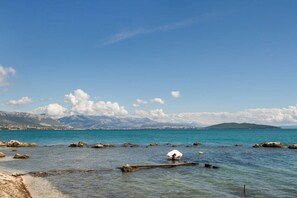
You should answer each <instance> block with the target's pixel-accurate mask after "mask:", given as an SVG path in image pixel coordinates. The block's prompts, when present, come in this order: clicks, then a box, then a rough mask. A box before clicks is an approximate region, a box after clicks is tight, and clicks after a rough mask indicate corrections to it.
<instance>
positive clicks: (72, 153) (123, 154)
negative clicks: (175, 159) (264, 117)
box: [0, 130, 297, 197]
mask: <svg viewBox="0 0 297 198" xmlns="http://www.w3.org/2000/svg"><path fill="white" fill-rule="evenodd" d="M10 139H17V140H20V141H26V142H36V143H38V144H40V145H41V146H39V147H36V148H18V149H17V150H18V152H19V153H26V154H29V155H30V156H31V157H30V158H29V159H28V160H21V161H20V160H7V161H0V167H3V168H4V169H5V168H6V169H16V170H23V171H25V172H27V171H46V170H67V169H82V170H87V169H98V168H111V169H112V171H105V172H100V171H99V172H96V173H94V172H92V173H76V174H67V175H56V176H50V177H47V178H46V179H47V180H49V181H50V182H51V183H52V184H53V185H54V186H55V187H57V188H58V189H59V190H60V191H62V192H63V193H65V194H69V195H71V196H73V197H244V195H243V185H246V197H296V196H297V188H296V183H297V179H296V178H297V171H296V170H297V150H292V149H274V148H253V147H252V145H253V144H255V143H260V142H264V141H280V142H283V143H287V144H293V143H297V130H205V131H203V130H141V131H0V140H10ZM78 141H84V142H87V143H100V142H102V143H112V144H117V145H118V146H117V147H114V148H106V149H92V148H69V147H68V145H69V144H70V143H73V142H78ZM196 141H199V142H201V143H203V145H202V146H200V147H187V145H189V144H192V143H193V142H196ZM125 142H131V143H137V144H140V147H136V148H123V147H120V145H121V144H122V143H125ZM153 142H156V143H160V144H162V145H161V146H157V147H147V145H148V144H149V143H153ZM165 143H173V144H181V145H180V146H178V147H175V148H173V147H171V146H170V145H166V144H165ZM235 144H242V146H237V147H236V146H234V145H235ZM46 145H54V146H46ZM172 149H178V150H179V151H181V152H182V153H183V154H184V156H183V160H186V161H199V162H200V165H199V166H193V167H177V168H170V169H147V170H139V171H136V172H133V173H128V174H123V173H121V171H120V170H118V169H117V167H119V166H122V165H124V164H127V163H129V164H134V163H138V164H139V163H168V162H167V160H166V153H167V152H168V151H170V150H172ZM199 151H202V152H204V155H198V152H199ZM1 152H4V153H5V154H6V155H7V156H8V157H9V156H13V155H14V153H15V152H13V151H11V149H9V148H8V149H5V148H2V150H1ZM204 163H213V164H216V165H218V166H219V167H220V168H219V169H206V168H204V167H203V165H204Z"/></svg>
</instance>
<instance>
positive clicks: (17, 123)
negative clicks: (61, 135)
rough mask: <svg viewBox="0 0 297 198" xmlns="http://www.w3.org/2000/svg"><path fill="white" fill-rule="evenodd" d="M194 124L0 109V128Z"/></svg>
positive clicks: (131, 126)
mask: <svg viewBox="0 0 297 198" xmlns="http://www.w3.org/2000/svg"><path fill="white" fill-rule="evenodd" d="M197 127H198V126H197V125H195V124H186V123H185V124H176V123H164V122H157V121H153V120H151V119H149V118H133V117H109V116H86V115H72V116H66V117H62V118H59V119H53V118H50V117H49V116H47V115H39V114H32V113H20V112H3V111H0V129H43V130H44V129H54V130H59V129H62V130H63V129H82V130H94V129H102V130H103V129H106V130H111V129H167V128H175V129H183V128H187V129H188V128H197Z"/></svg>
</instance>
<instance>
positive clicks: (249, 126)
mask: <svg viewBox="0 0 297 198" xmlns="http://www.w3.org/2000/svg"><path fill="white" fill-rule="evenodd" d="M279 128H280V127H276V126H270V125H259V124H251V123H235V122H232V123H222V124H216V125H212V126H208V127H205V128H204V129H279Z"/></svg>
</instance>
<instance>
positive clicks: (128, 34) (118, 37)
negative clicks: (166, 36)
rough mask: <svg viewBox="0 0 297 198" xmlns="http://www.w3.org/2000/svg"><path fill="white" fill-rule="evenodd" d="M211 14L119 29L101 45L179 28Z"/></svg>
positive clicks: (199, 20)
mask: <svg viewBox="0 0 297 198" xmlns="http://www.w3.org/2000/svg"><path fill="white" fill-rule="evenodd" d="M213 16H214V14H213V13H209V14H205V15H201V16H199V17H193V18H189V19H185V20H182V21H178V22H175V23H171V24H166V25H161V26H156V27H152V28H137V29H133V30H125V31H121V32H118V33H116V34H113V35H111V36H110V37H109V38H108V39H107V40H106V41H105V42H104V43H103V45H110V44H114V43H118V42H121V41H124V40H126V39H129V38H132V37H135V36H139V35H145V34H152V33H155V32H167V31H170V30H176V29H179V28H184V27H188V26H191V25H194V24H196V23H198V22H201V21H203V20H205V19H207V18H209V17H213Z"/></svg>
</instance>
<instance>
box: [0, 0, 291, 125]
mask: <svg viewBox="0 0 297 198" xmlns="http://www.w3.org/2000/svg"><path fill="white" fill-rule="evenodd" d="M296 10H297V1H295V0H286V1H281V0H278V1H276V0H249V1H247V0H226V1H220V0H208V1H204V0H193V1H191V0H188V1H177V0H162V1H157V0H147V1H146V0H142V1H139V0H129V1H126V0H118V1H113V0H110V1H97V0H96V1H95V0H88V1H82V0H81V1H77V0H72V1H70V0H69V1H68V0H66V1H58V0H44V1H37V0H36V1H35V0H30V1H21V0H14V1H10V0H2V1H0V110H2V111H9V112H15V111H22V112H33V113H47V114H48V115H50V116H53V117H61V116H65V115H74V114H85V115H108V116H136V117H148V118H151V119H154V120H157V121H170V122H195V123H198V124H200V125H208V124H215V123H220V122H231V121H234V122H254V123H264V124H275V125H296V124H297V78H296V74H297V56H296V54H297V37H296V35H297V23H296V21H297V12H296Z"/></svg>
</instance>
